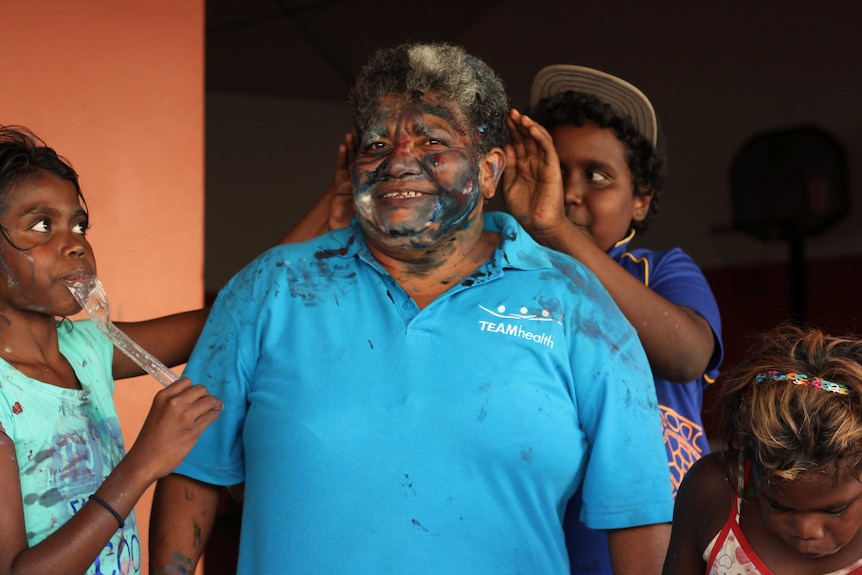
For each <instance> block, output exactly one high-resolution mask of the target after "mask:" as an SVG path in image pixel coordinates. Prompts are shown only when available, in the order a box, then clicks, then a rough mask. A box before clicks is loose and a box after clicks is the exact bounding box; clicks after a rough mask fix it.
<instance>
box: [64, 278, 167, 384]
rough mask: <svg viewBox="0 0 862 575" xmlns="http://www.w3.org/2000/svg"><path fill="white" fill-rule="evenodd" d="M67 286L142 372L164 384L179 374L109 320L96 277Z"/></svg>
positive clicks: (99, 325) (99, 283)
mask: <svg viewBox="0 0 862 575" xmlns="http://www.w3.org/2000/svg"><path fill="white" fill-rule="evenodd" d="M66 286H67V287H68V288H69V291H71V292H72V295H73V296H75V299H76V300H77V301H78V303H79V304H81V307H82V308H84V311H86V312H87V315H88V316H90V319H92V320H93V323H95V324H96V327H97V328H99V331H101V332H102V333H103V334H105V335H106V336H107V337H108V339H110V340H111V341H112V342H113V343H114V345H115V346H116V347H117V348H119V350H120V351H122V352H123V353H125V354H126V355H127V356H129V358H130V359H131V360H132V361H134V362H135V363H137V364H138V365H139V366H141V368H143V370H144V371H146V372H147V373H149V374H150V375H152V376H153V377H154V378H156V380H157V381H158V382H159V383H161V384H162V385H164V386H165V387H167V386H168V385H170V384H172V383H173V382H175V381H176V380H178V379H179V378H180V377H179V376H178V375H177V374H175V373H174V372H173V371H171V370H170V369H169V368H168V366H166V365H165V364H163V363H162V362H160V361H159V360H158V359H156V358H155V357H153V355H152V354H151V353H150V352H148V351H147V350H145V349H144V348H142V347H141V346H139V345H138V344H137V343H135V341H134V340H133V339H132V338H130V337H129V336H128V335H126V334H125V333H123V331H122V330H121V329H120V328H118V327H117V326H115V325H114V324H113V323H112V322H111V318H110V316H109V313H108V297H107V296H106V295H105V288H104V287H103V286H102V282H101V281H99V278H97V277H96V276H92V277H91V278H90V280H89V282H85V281H68V282H66Z"/></svg>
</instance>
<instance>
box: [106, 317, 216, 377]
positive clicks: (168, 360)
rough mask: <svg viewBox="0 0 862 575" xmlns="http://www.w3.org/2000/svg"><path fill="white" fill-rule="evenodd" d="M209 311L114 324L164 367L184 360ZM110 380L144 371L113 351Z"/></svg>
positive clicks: (187, 357) (119, 353)
mask: <svg viewBox="0 0 862 575" xmlns="http://www.w3.org/2000/svg"><path fill="white" fill-rule="evenodd" d="M207 315H209V308H203V309H198V310H194V311H187V312H182V313H175V314H172V315H167V316H163V317H158V318H155V319H151V320H146V321H136V322H116V325H117V327H118V328H120V329H121V330H123V331H124V332H125V333H126V334H128V336H129V337H130V338H132V339H133V340H134V341H135V342H136V343H137V344H138V345H140V346H141V347H142V348H144V349H145V350H147V351H148V352H150V353H151V354H153V355H154V356H155V357H157V358H158V359H159V360H160V361H161V362H162V363H164V364H165V365H167V366H168V367H173V366H175V365H179V364H181V363H185V362H186V361H188V359H189V356H190V355H191V353H192V349H194V346H195V342H197V339H198V336H199V335H200V333H201V330H202V329H203V327H204V323H205V322H206V319H207ZM111 367H112V370H113V374H114V379H123V378H125V377H135V376H138V375H144V370H143V369H141V368H140V366H138V365H137V364H136V363H135V362H133V361H132V360H131V359H129V358H128V357H127V356H126V354H124V353H121V352H120V351H115V352H114V359H113V364H112V366H111Z"/></svg>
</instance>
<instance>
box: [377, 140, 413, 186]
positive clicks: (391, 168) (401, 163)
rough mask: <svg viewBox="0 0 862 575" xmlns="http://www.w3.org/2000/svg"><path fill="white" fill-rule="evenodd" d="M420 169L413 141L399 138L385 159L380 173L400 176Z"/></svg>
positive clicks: (393, 176) (395, 176)
mask: <svg viewBox="0 0 862 575" xmlns="http://www.w3.org/2000/svg"><path fill="white" fill-rule="evenodd" d="M420 171H421V167H420V164H419V159H418V158H417V157H416V151H415V149H414V147H413V143H412V142H411V141H410V140H399V141H398V142H396V143H395V146H394V147H393V148H392V152H391V153H390V154H389V157H388V158H387V159H386V162H385V164H384V166H383V169H382V170H381V175H384V176H387V177H391V178H400V177H402V176H406V175H416V174H418V173H420Z"/></svg>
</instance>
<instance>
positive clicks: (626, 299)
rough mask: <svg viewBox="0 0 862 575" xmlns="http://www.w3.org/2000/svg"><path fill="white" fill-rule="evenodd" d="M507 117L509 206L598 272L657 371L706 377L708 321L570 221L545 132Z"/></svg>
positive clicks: (672, 376)
mask: <svg viewBox="0 0 862 575" xmlns="http://www.w3.org/2000/svg"><path fill="white" fill-rule="evenodd" d="M507 122H508V125H509V131H510V133H511V135H512V145H511V146H509V147H507V150H506V156H507V165H506V171H505V173H504V177H503V199H504V201H505V204H506V209H507V210H509V212H510V213H511V214H512V215H513V216H515V218H516V219H517V220H518V221H519V222H520V223H521V225H523V226H524V228H525V229H526V230H527V231H528V232H529V233H530V235H532V236H533V238H535V239H536V241H538V242H540V243H542V244H544V245H546V246H548V247H550V248H553V249H555V250H557V251H561V252H563V253H566V254H569V255H570V256H572V257H574V258H575V259H577V260H579V261H581V262H582V263H583V264H584V265H586V266H587V267H588V268H589V269H590V270H591V271H592V272H593V273H594V274H596V276H597V277H598V278H599V281H601V282H602V285H604V287H605V289H607V290H608V292H609V293H610V294H611V297H613V299H614V301H615V302H616V303H617V305H618V306H619V307H620V309H621V310H622V312H623V314H625V316H626V318H627V319H628V320H629V322H631V324H632V325H633V326H634V327H635V329H636V330H637V332H638V336H639V337H640V339H641V342H642V343H643V346H644V349H645V350H646V353H647V357H648V358H649V361H650V365H651V366H652V368H653V370H655V372H656V373H658V374H659V375H660V376H662V377H663V378H665V379H667V380H669V381H675V382H679V383H687V382H689V381H692V380H694V379H697V378H698V377H700V376H701V375H703V373H704V371H705V370H706V368H707V365H708V364H709V360H710V359H711V358H712V354H713V351H714V348H715V338H714V336H713V333H712V328H710V326H709V323H708V322H707V321H706V320H705V319H704V318H703V317H702V316H701V315H700V314H698V313H696V312H695V311H694V310H692V309H690V308H687V307H684V306H680V305H676V304H674V303H672V302H670V301H668V300H667V299H665V298H663V297H662V296H660V295H659V294H657V293H656V292H654V291H653V290H651V289H650V288H648V287H647V286H645V285H644V284H643V283H642V282H641V281H639V280H638V279H637V278H635V277H634V276H633V275H631V274H630V273H629V272H627V271H626V270H625V269H623V268H622V267H621V266H620V265H619V264H618V263H617V262H615V261H614V260H613V259H612V258H611V257H610V256H608V255H607V254H606V253H605V252H603V251H602V250H601V249H600V248H599V247H598V246H597V245H596V244H594V243H593V242H592V240H590V238H588V237H587V235H586V234H584V233H583V232H581V230H579V229H578V228H577V227H576V226H575V224H574V223H572V222H571V221H569V219H568V218H567V217H566V213H565V207H564V200H563V183H562V175H561V173H560V162H559V158H558V156H557V153H556V151H555V149H554V143H553V140H552V138H551V136H550V134H549V133H548V132H547V130H545V129H544V128H543V127H542V126H540V125H539V124H537V123H536V122H534V121H533V120H531V119H530V118H528V117H526V116H522V115H521V114H519V113H518V112H517V111H516V110H512V113H511V114H510V116H509V118H508V119H507Z"/></svg>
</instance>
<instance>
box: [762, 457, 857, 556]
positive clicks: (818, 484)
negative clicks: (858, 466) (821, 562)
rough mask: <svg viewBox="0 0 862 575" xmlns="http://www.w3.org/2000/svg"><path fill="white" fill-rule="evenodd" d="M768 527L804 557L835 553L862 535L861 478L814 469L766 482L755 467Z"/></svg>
mask: <svg viewBox="0 0 862 575" xmlns="http://www.w3.org/2000/svg"><path fill="white" fill-rule="evenodd" d="M754 480H755V486H756V488H757V493H758V504H759V506H760V512H761V515H762V517H763V522H764V524H765V525H766V528H767V529H768V530H769V531H771V532H772V533H773V534H774V535H776V536H777V537H778V538H780V539H781V540H782V541H784V543H785V544H786V545H787V546H788V547H790V548H791V549H793V550H794V551H795V552H796V553H798V554H799V555H801V556H802V557H804V558H816V557H825V556H829V555H833V554H834V553H837V552H838V551H839V550H841V549H842V548H843V547H844V546H846V545H847V544H849V543H850V542H851V541H853V540H855V539H857V538H859V537H862V532H860V527H862V481H860V478H858V477H856V476H854V475H853V474H851V473H842V474H841V475H840V479H839V481H838V482H837V483H836V482H835V481H834V476H833V475H832V474H819V473H813V474H812V473H809V474H805V475H801V476H799V477H797V478H796V479H794V480H793V481H773V482H767V481H765V480H763V478H762V477H760V475H759V474H758V473H757V469H756V467H755V469H754Z"/></svg>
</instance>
